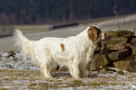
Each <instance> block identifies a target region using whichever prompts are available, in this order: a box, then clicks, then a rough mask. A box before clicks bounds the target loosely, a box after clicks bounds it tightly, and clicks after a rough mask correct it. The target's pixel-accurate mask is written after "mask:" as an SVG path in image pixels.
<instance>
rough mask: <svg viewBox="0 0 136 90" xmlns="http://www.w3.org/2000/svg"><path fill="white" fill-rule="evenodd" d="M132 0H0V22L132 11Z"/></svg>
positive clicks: (58, 19) (135, 0)
mask: <svg viewBox="0 0 136 90" xmlns="http://www.w3.org/2000/svg"><path fill="white" fill-rule="evenodd" d="M135 3H136V0H102V1H101V0H23V1H19V0H1V2H0V24H41V23H53V22H64V21H73V20H83V19H93V18H101V17H109V16H114V15H123V14H132V13H135V12H136V7H135Z"/></svg>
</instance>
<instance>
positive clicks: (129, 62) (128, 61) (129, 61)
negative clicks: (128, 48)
mask: <svg viewBox="0 0 136 90" xmlns="http://www.w3.org/2000/svg"><path fill="white" fill-rule="evenodd" d="M113 65H114V66H115V67H116V68H119V69H122V70H127V71H133V72H136V61H135V60H134V59H133V57H132V56H130V57H127V58H125V59H123V60H121V61H116V62H114V63H113Z"/></svg>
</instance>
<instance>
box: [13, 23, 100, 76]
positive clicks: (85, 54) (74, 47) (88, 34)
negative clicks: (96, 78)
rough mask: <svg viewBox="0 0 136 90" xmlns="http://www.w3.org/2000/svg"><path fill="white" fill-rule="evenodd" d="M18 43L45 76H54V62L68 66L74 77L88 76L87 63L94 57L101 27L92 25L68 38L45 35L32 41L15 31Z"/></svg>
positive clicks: (24, 53)
mask: <svg viewBox="0 0 136 90" xmlns="http://www.w3.org/2000/svg"><path fill="white" fill-rule="evenodd" d="M15 32H16V33H15V38H16V43H17V45H18V46H19V47H20V49H21V52H22V53H23V57H24V58H25V59H26V58H27V59H28V57H29V58H30V59H31V60H33V61H35V62H36V63H37V64H38V65H39V66H40V70H41V72H42V74H43V75H44V77H45V78H52V76H51V67H52V66H53V64H54V63H57V64H58V65H60V66H67V67H68V69H69V71H70V74H71V76H72V77H74V78H80V77H87V70H86V65H87V63H88V62H89V61H90V60H91V58H92V57H93V53H94V50H95V47H96V42H97V40H98V38H100V37H99V36H100V32H101V31H100V29H99V28H98V27H97V26H96V25H93V26H90V27H88V28H87V29H85V30H84V31H83V32H81V33H79V34H78V35H76V36H71V37H68V38H56V37H45V38H42V39H40V40H38V41H32V40H29V39H27V38H26V37H24V36H23V34H22V32H21V31H20V30H17V29H16V31H15Z"/></svg>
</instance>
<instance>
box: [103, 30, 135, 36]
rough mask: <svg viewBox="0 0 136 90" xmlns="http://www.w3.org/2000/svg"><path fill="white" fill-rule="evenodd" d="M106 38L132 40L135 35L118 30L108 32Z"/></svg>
mask: <svg viewBox="0 0 136 90" xmlns="http://www.w3.org/2000/svg"><path fill="white" fill-rule="evenodd" d="M105 36H106V37H126V38H132V37H134V33H133V32H130V31H127V30H117V31H106V32H105Z"/></svg>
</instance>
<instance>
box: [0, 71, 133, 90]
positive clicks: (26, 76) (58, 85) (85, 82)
mask: <svg viewBox="0 0 136 90" xmlns="http://www.w3.org/2000/svg"><path fill="white" fill-rule="evenodd" d="M0 72H1V73H0V82H1V83H0V90H4V89H5V90H6V89H7V87H8V88H9V89H16V88H18V89H32V90H35V89H36V90H44V89H54V90H57V89H70V88H72V89H88V90H89V89H100V88H103V89H104V88H107V89H111V90H115V89H117V88H119V86H120V87H121V88H124V89H126V87H125V86H127V85H128V84H129V83H132V84H133V85H136V83H135V80H136V79H135V76H136V75H131V74H130V75H129V76H125V75H119V74H116V75H115V76H113V75H111V74H110V73H103V74H102V73H100V74H98V73H97V74H93V76H94V75H98V76H97V77H92V76H91V77H89V78H81V79H74V78H72V77H70V76H61V75H60V76H59V77H55V78H54V79H43V77H41V75H40V71H39V70H0ZM60 73H65V71H64V72H63V71H61V72H60ZM104 75H106V76H104ZM122 77H124V78H122ZM128 82H129V83H128ZM5 87H6V88H5ZM20 87H23V88H20ZM116 87H117V88H116ZM128 88H129V87H128Z"/></svg>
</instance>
